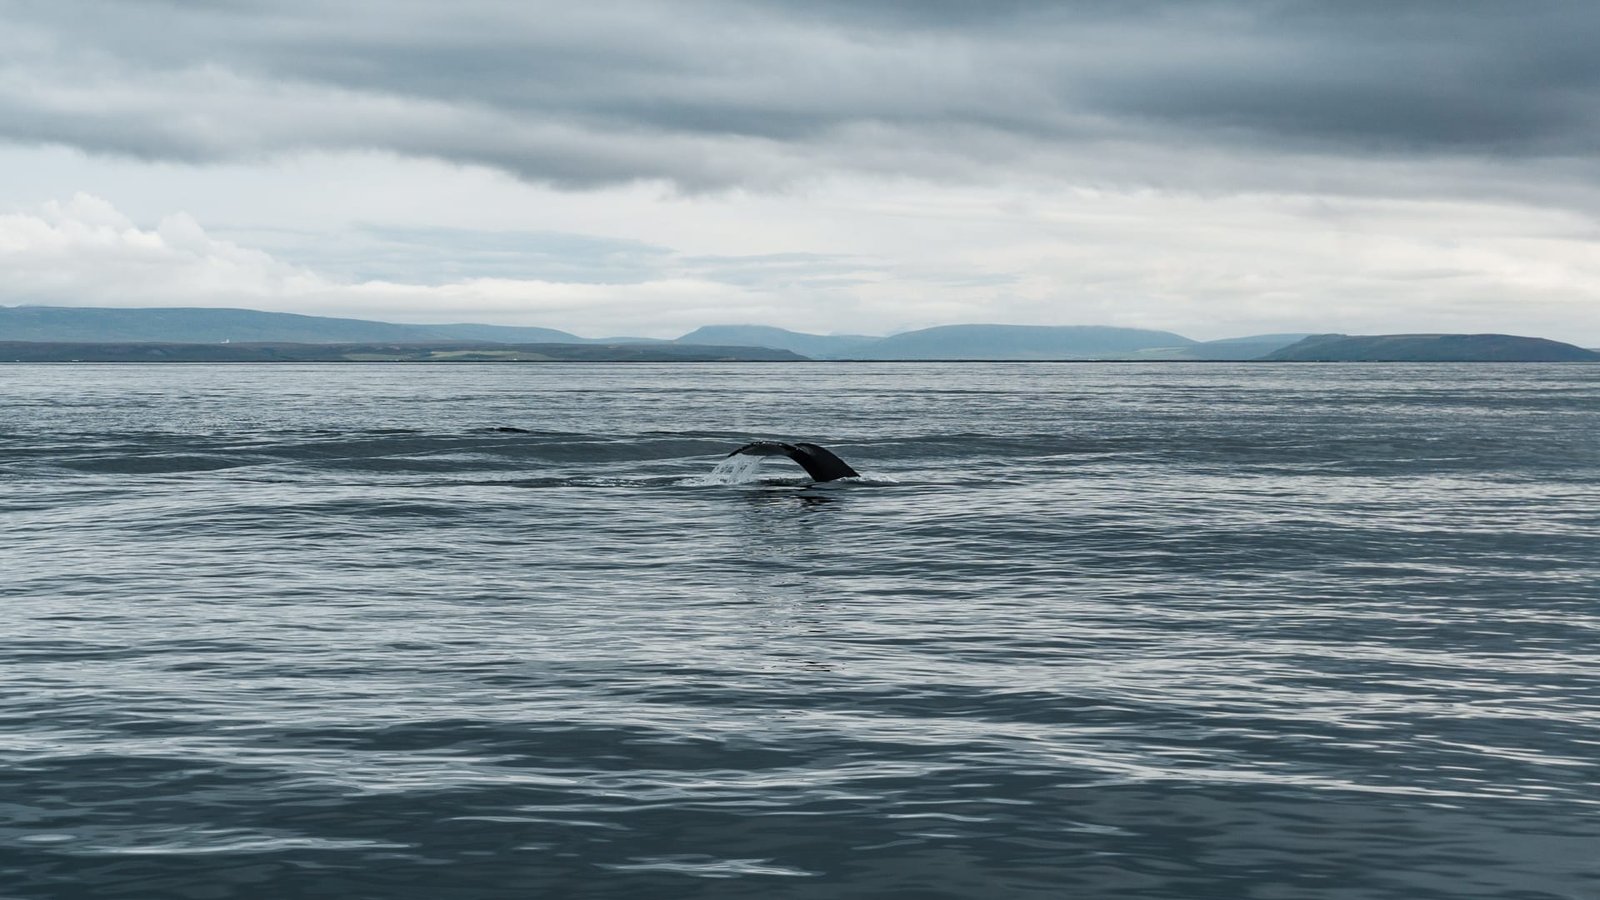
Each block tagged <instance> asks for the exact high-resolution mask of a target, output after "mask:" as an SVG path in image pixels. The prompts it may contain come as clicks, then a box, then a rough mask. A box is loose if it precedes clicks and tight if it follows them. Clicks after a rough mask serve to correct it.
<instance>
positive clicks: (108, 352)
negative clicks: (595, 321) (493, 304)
mask: <svg viewBox="0 0 1600 900" xmlns="http://www.w3.org/2000/svg"><path fill="white" fill-rule="evenodd" d="M804 359H805V357H803V356H800V355H798V354H795V353H790V352H789V351H787V350H772V349H769V348H767V347H707V346H697V345H693V344H665V343H650V344H600V343H584V344H571V343H562V344H498V343H490V342H486V341H480V342H453V343H452V342H440V343H432V344H418V343H401V342H372V343H338V344H334V343H319V344H295V343H268V342H245V343H228V344H223V343H208V344H172V343H160V342H156V341H122V342H114V341H90V342H82V343H68V342H59V343H52V342H43V341H0V363H4V362H446V363H448V362H561V361H567V362H793V361H797V360H804Z"/></svg>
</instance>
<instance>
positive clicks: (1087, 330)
mask: <svg viewBox="0 0 1600 900" xmlns="http://www.w3.org/2000/svg"><path fill="white" fill-rule="evenodd" d="M0 342H49V343H58V344H64V345H65V344H72V345H88V344H108V343H116V344H124V345H137V344H146V343H148V344H163V345H169V346H170V345H208V344H209V345H222V344H253V345H266V344H278V345H285V344H304V345H346V346H348V347H352V348H353V347H355V346H356V345H372V344H384V345H391V346H392V347H398V346H401V345H404V346H405V347H406V348H408V349H406V350H404V351H395V352H402V355H404V356H405V358H407V359H425V358H426V359H435V358H437V359H445V358H448V359H457V358H461V356H460V353H461V351H463V350H467V349H470V350H471V351H472V354H474V355H475V356H481V354H484V353H488V354H490V357H482V358H491V357H492V358H507V359H511V358H522V359H533V358H559V359H598V358H611V357H615V358H617V359H645V358H654V359H690V358H694V359H731V358H740V359H746V358H749V359H778V358H786V359H794V358H797V357H808V358H811V359H856V360H1074V359H1078V360H1083V359H1115V360H1260V359H1265V360H1275V361H1309V360H1324V361H1346V360H1348V361H1364V360H1416V361H1430V360H1439V361H1443V360H1503V361H1545V360H1584V359H1600V354H1597V353H1594V352H1591V351H1587V350H1583V349H1580V348H1578V347H1575V346H1573V345H1571V344H1562V343H1560V342H1557V341H1548V340H1544V339H1541V338H1524V337H1516V336H1512V335H1381V336H1356V337H1351V336H1348V335H1328V334H1323V335H1309V334H1264V335H1253V336H1248V337H1239V338H1228V339H1224V340H1214V341H1196V340H1192V339H1190V338H1187V337H1184V336H1183V335H1180V334H1175V333H1173V332H1170V331H1157V330H1151V329H1141V328H1113V327H1108V326H1098V325H1053V326H1046V325H990V324H974V325H941V326H936V327H933V328H923V329H918V330H915V331H906V332H901V333H898V334H892V335H888V336H886V337H874V336H869V335H861V334H835V335H820V334H807V333H804V332H797V331H789V330H786V329H783V328H774V327H771V326H765V325H708V326H704V327H701V328H697V329H695V330H693V331H691V332H689V333H688V334H685V335H683V336H682V337H680V338H677V339H676V340H659V339H649V338H626V337H622V338H584V337H579V336H578V335H575V334H571V333H569V332H565V331H559V330H557V329H554V328H534V327H521V326H511V325H478V324H466V323H463V324H449V325H413V324H401V323H394V322H377V321H369V320H365V319H346V318H331V317H327V316H307V315H298V314H294V313H277V312H263V311H260V310H250V309H218V308H200V307H174V308H146V309H120V308H95V307H52V306H14V307H0ZM560 345H566V346H569V347H572V349H569V350H557V349H552V348H555V347H558V346H560ZM572 345H587V346H590V347H593V348H599V347H601V346H603V347H605V348H608V349H606V350H600V349H591V350H587V351H580V350H578V349H577V347H573V346H572ZM646 346H653V347H656V348H658V349H659V350H660V352H659V353H655V354H645V353H643V352H642V348H643V347H646ZM424 348H431V349H430V350H429V351H428V352H433V353H435V354H444V355H443V356H439V355H433V356H429V355H427V352H425V351H424ZM496 348H498V350H496ZM519 348H520V349H519ZM62 349H63V351H65V348H62ZM734 350H738V351H740V352H739V353H732V352H722V351H734ZM501 351H503V352H501ZM765 351H785V352H784V353H782V354H781V355H779V356H774V355H771V354H769V353H767V352H765ZM18 352H20V351H18ZM75 352H77V353H79V354H80V355H77V356H73V357H71V358H90V356H93V357H94V358H99V357H100V356H103V355H104V354H105V353H107V352H110V351H108V350H107V349H106V348H100V349H99V350H98V351H93V352H92V353H91V352H90V351H89V350H85V349H82V348H81V347H80V348H79V349H78V350H77V351H75ZM119 352H121V353H123V354H124V355H127V354H132V355H133V356H134V357H137V358H147V357H145V356H141V353H140V351H138V349H137V348H131V349H127V350H124V351H119ZM163 352H164V353H168V354H170V353H173V352H176V351H174V350H170V349H169V350H167V351H163ZM195 352H196V353H197V354H198V357H197V358H207V359H211V358H220V357H219V356H218V353H217V352H214V351H204V352H201V351H195ZM265 352H266V351H264V350H261V349H260V347H257V349H255V350H252V351H249V352H248V353H247V352H245V351H243V350H240V351H239V352H237V353H224V354H222V356H225V357H228V358H240V359H243V358H247V357H250V355H251V354H260V353H265ZM273 352H274V353H279V354H280V355H283V354H287V356H288V357H293V358H300V359H304V358H308V356H315V355H317V354H318V353H319V352H320V353H321V355H323V356H328V355H330V352H331V351H313V350H292V351H291V350H281V351H273ZM340 352H345V351H340ZM349 352H355V353H358V355H363V356H365V355H366V353H367V352H368V351H366V349H365V348H364V347H363V348H362V349H361V350H360V351H357V350H354V349H352V350H349ZM85 353H88V354H90V356H84V355H81V354H85ZM496 353H498V356H496V355H495V354H496ZM508 354H509V355H508ZM519 354H521V355H519ZM529 354H531V355H529ZM7 358H8V359H9V358H21V357H17V356H8V357H7ZM264 358H269V357H264ZM270 358H277V357H270ZM332 358H342V357H340V356H339V354H337V353H334V354H332Z"/></svg>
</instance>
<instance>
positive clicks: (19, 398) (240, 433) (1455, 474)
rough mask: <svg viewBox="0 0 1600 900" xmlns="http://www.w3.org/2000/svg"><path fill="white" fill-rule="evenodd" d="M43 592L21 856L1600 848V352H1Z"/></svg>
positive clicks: (97, 859)
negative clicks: (740, 458) (1574, 356)
mask: <svg viewBox="0 0 1600 900" xmlns="http://www.w3.org/2000/svg"><path fill="white" fill-rule="evenodd" d="M497 428H516V429H522V431H498V430H495V429H497ZM757 438H773V439H789V440H813V441H816V442H818V443H822V444H825V445H827V446H829V447H831V448H833V449H834V450H835V451H837V452H838V453H839V454H840V455H841V456H843V457H844V458H845V459H846V460H848V461H850V462H851V463H852V464H854V465H855V467H856V468H858V469H859V470H861V472H862V473H863V478H861V479H860V480H858V481H848V482H838V483H832V484H827V485H809V484H807V483H806V480H805V479H804V477H803V474H802V473H801V472H800V470H799V469H798V468H797V467H795V466H793V464H791V463H789V462H788V461H786V460H782V459H777V460H768V461H766V462H764V463H762V464H761V465H760V466H759V467H753V468H750V469H749V470H748V471H733V472H729V471H727V469H728V467H723V469H721V470H719V469H718V462H719V460H720V459H721V457H722V456H723V455H724V454H726V453H727V452H728V451H729V450H730V449H732V448H734V447H736V446H738V445H739V444H741V443H743V442H745V441H747V440H752V439H757ZM0 604H3V605H0V610H3V615H4V618H3V619H0V672H3V676H4V677H3V681H0V897H5V898H78V897H85V898H87V897H93V898H194V900H215V898H235V897H241V898H295V897H327V898H428V900H435V898H452V900H456V898H460V900H473V898H542V897H551V898H566V897H573V898H589V897H595V898H611V897H616V898H624V897H626V898H679V897H682V898H739V897H756V898H765V900H782V898H940V897H951V898H968V897H972V898H1067V897H1071V898H1172V900H1201V898H1227V900H1235V898H1260V900H1279V898H1282V900H1291V898H1308V900H1309V898H1317V900H1357V898H1362V900H1365V898H1396V900H1401V898H1404V900H1429V898H1440V900H1446V898H1448V900H1459V898H1480V897H1482V898H1487V897H1494V898H1518V900H1534V898H1597V897H1600V862H1597V858H1600V779H1597V776H1600V768H1597V762H1600V665H1597V663H1600V366H1592V365H1583V364H1576V365H1550V366H1540V365H1427V366H1406V365H1344V366H1340V365H1276V366H1275V365H1234V364H1212V365H1182V364H1148V365H1146V364H995V365H988V364H956V365H935V364H877V365H872V364H815V365H787V364H784V365H682V364H680V365H670V366H652V365H616V366H608V365H554V364H552V365H459V366H446V365H431V366H422V365H415V366H406V365H343V366H338V365H333V366H291V365H275V366H244V365H241V366H204V365H173V366H159V365H146V366H114V365H110V366H93V365H58V366H23V365H11V366H4V367H0Z"/></svg>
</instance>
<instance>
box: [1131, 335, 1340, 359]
mask: <svg viewBox="0 0 1600 900" xmlns="http://www.w3.org/2000/svg"><path fill="white" fill-rule="evenodd" d="M1307 337H1310V335H1307V334H1256V335H1251V336H1249V337H1241V338H1225V339H1223V340H1218V341H1201V342H1199V343H1194V344H1189V345H1188V346H1184V347H1158V348H1155V349H1152V350H1139V351H1136V352H1134V353H1131V354H1129V358H1130V359H1148V360H1164V361H1182V360H1193V361H1199V360H1206V361H1221V360H1235V361H1242V360H1251V359H1260V358H1261V357H1263V356H1266V355H1267V354H1268V353H1271V352H1273V351H1274V350H1280V349H1282V348H1284V347H1287V346H1289V345H1290V344H1293V343H1295V342H1296V341H1299V340H1303V339H1305V338H1307Z"/></svg>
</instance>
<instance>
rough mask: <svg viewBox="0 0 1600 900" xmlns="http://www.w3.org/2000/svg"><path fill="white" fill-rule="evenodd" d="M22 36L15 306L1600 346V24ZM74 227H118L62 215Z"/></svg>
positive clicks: (114, 14) (1179, 12)
mask: <svg viewBox="0 0 1600 900" xmlns="http://www.w3.org/2000/svg"><path fill="white" fill-rule="evenodd" d="M0 25H3V26H4V27H0V144H3V145H5V147H6V148H8V149H6V150H5V151H4V153H5V155H6V157H7V159H8V160H11V167H12V168H13V170H14V171H21V172H22V173H23V174H13V175H11V176H7V175H5V174H0V208H5V207H9V208H10V209H12V210H13V213H12V214H10V215H8V216H6V217H4V219H3V221H0V266H3V267H4V268H3V270H0V274H4V276H5V282H6V284H7V292H6V294H5V295H4V296H0V302H59V303H77V304H86V303H110V304H122V305H147V304H159V303H183V304H207V305H228V304H232V305H250V306H258V307H261V308H269V309H288V310H293V311H306V312H325V313H333V314H348V315H366V316H372V317H378V318H390V319H397V320H409V321H451V320H462V319H481V320H487V321H500V322H515V323H526V324H540V325H549V326H553V327H562V328H568V329H575V330H579V331H581V332H584V333H589V334H601V333H618V332H631V333H637V334H651V335H663V334H671V333H674V332H676V331H679V330H685V329H687V328H690V327H693V326H695V325H699V324H705V323H708V322H718V321H722V322H749V321H754V322H764V323H769V324H776V325H784V326H788V327H795V328H808V329H812V330H823V331H827V330H839V331H875V332H883V331H889V330H895V329H902V328H909V327H918V326H924V325H932V324H941V323H947V322H955V321H1013V322H1039V323H1055V324H1075V323H1105V324H1120V325H1140V326H1152V327H1160V328H1174V329H1177V330H1180V331H1185V332H1186V333H1190V334H1193V335H1194V336H1197V337H1220V336H1226V335H1230V334H1241V333H1249V332H1252V331H1284V330H1329V329H1337V330H1350V331H1400V330H1497V331H1521V332H1525V333H1540V334H1546V335H1549V336H1552V337H1567V338H1571V339H1577V340H1581V341H1584V342H1587V343H1592V344H1594V343H1600V313H1597V311H1596V310H1597V307H1600V288H1597V287H1596V285H1600V271H1597V263H1596V262H1595V260H1596V259H1600V252H1597V251H1600V246H1597V240H1596V239H1597V237H1600V224H1597V223H1600V157H1596V155H1595V154H1594V152H1593V150H1594V148H1595V147H1596V146H1600V90H1597V88H1600V54H1595V53H1594V52H1593V50H1592V48H1593V45H1594V36H1595V35H1597V34H1600V6H1596V5H1594V4H1590V3H1580V2H1566V0H1553V2H1549V3H1535V4H1505V3H1498V2H1487V0H1453V2H1445V0H1409V2H1401V3H1391V2H1375V0H1374V2H1367V0H1353V2H1342V3H1323V2H1313V0H1266V2H1243V0H1183V2H1176V0H1118V2H1112V0H1084V2H1077V3H1060V2H1045V0H996V2H990V3H981V4H979V3H965V2H954V0H948V2H947V0H856V2H843V0H818V2H812V3H805V4H794V3H780V2H777V0H753V2H751V0H744V2H734V0H684V2H675V3H660V2H643V0H600V2H595V3H586V4H570V3H554V2H541V0H518V2H512V0H457V2H454V3H451V4H440V3H435V2H424V0H383V2H378V0H346V2H338V3H327V2H312V0H275V2H270V3H268V2H255V0H218V2H206V3H200V2H189V0H69V2H52V3H46V2H38V0H0ZM18 166H20V167H21V169H20V170H18V169H17V167H18ZM30 166H31V167H34V168H36V169H37V170H38V172H37V173H35V174H34V176H33V177H31V178H30V177H28V173H27V171H26V170H27V168H28V167H30ZM47 174H49V175H53V176H59V177H58V178H57V179H56V180H55V181H52V182H51V183H52V184H58V185H59V187H56V188H53V189H51V190H50V192H49V193H47V194H44V195H39V194H35V193H33V192H34V191H35V190H36V189H35V188H33V187H31V185H32V184H33V183H34V182H41V183H42V180H43V179H42V176H44V175H47ZM74 179H77V181H76V182H74ZM154 181H160V182H161V183H162V184H165V185H167V186H168V187H169V189H170V191H171V192H172V193H173V194H175V195H177V194H182V195H184V199H182V200H175V199H174V200H168V199H166V198H164V197H160V196H156V197H152V196H149V189H148V188H147V187H146V185H147V184H148V183H154ZM201 185H204V187H200V186H201ZM86 189H87V190H88V191H89V192H90V193H91V194H94V195H97V196H103V197H107V198H110V199H111V200H113V201H116V202H117V203H118V204H119V205H122V206H124V207H126V204H127V203H128V202H135V205H136V206H137V207H138V211H137V212H130V213H127V214H124V213H123V212H118V210H117V209H114V208H112V207H111V205H110V204H109V203H107V202H106V201H103V200H97V199H94V197H91V196H85V197H80V198H78V199H75V200H62V199H60V198H63V197H71V196H72V194H73V193H74V192H76V191H83V190H86ZM47 197H55V198H57V199H56V200H55V201H53V202H48V203H44V204H43V205H40V204H41V201H43V200H45V198H47ZM124 197H137V198H140V199H138V200H137V201H125V200H124V199H122V198H124ZM184 209H188V210H189V213H187V214H186V213H183V212H180V210H184ZM202 222H204V223H205V225H204V227H202V224H201V223H202Z"/></svg>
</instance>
